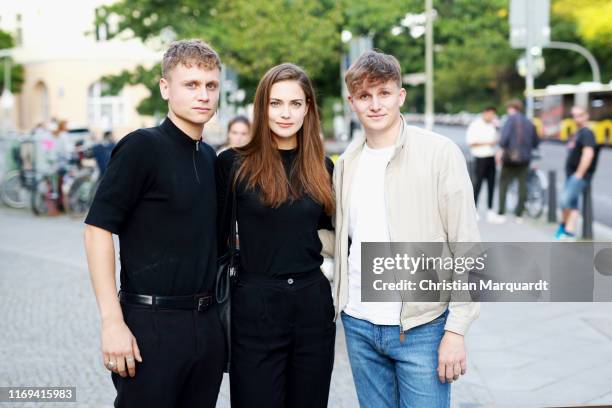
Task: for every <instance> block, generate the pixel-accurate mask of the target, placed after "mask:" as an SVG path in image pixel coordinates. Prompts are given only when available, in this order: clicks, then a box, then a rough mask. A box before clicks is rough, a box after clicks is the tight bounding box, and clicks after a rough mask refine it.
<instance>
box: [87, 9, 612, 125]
mask: <svg viewBox="0 0 612 408" xmlns="http://www.w3.org/2000/svg"><path fill="white" fill-rule="evenodd" d="M602 1H604V0H586V2H585V4H587V3H588V4H591V3H592V4H595V3H598V2H602ZM569 3H572V2H571V1H570V0H553V1H552V15H551V29H552V35H551V37H552V39H553V40H555V41H572V42H578V43H581V44H583V45H586V46H588V47H589V48H591V49H592V50H593V51H594V53H595V54H596V56H598V58H599V59H600V62H601V61H604V62H603V64H602V70H603V73H604V80H609V79H610V68H612V67H611V66H610V62H609V61H612V42H611V41H609V32H610V31H609V30H608V29H607V28H606V27H607V26H606V25H605V24H604V25H602V24H598V27H600V28H599V29H598V30H597V31H596V32H595V34H593V32H592V30H589V29H587V28H585V27H588V24H587V25H585V23H584V20H585V18H586V19H588V18H591V19H592V18H593V17H592V16H593V14H592V13H591V14H588V13H587V14H586V15H587V17H584V13H578V12H577V11H576V12H570V11H571V10H572V8H571V7H569V6H568V5H567V4H569ZM434 7H435V8H436V10H437V14H438V16H437V19H436V20H435V23H434V41H435V44H436V45H435V57H434V64H435V77H434V78H435V102H436V111H437V112H459V111H462V110H469V111H473V112H475V111H479V110H480V109H482V108H483V107H484V106H486V105H491V104H493V105H498V106H501V105H502V104H503V103H504V102H505V101H506V100H507V99H509V98H511V97H520V96H521V95H522V92H523V89H524V80H523V79H522V78H521V77H519V76H518V73H517V72H516V68H515V63H516V60H517V58H518V57H519V56H520V54H521V52H522V51H521V50H515V49H512V48H510V45H509V41H508V37H509V35H508V30H509V27H508V1H507V0H486V1H483V0H461V1H456V0H435V1H434ZM423 9H424V1H422V0H388V1H386V2H378V1H374V0H363V1H352V0H339V1H333V0H233V1H229V2H227V1H215V0H202V1H195V0H181V1H179V0H166V1H163V2H160V1H157V0H119V1H117V2H116V3H114V4H112V5H109V6H106V7H104V8H102V11H101V13H99V14H98V20H99V21H98V22H107V23H109V25H110V26H111V29H112V26H113V24H110V22H114V26H115V28H114V30H113V31H112V34H113V35H115V36H132V37H137V38H140V39H142V40H143V41H145V42H146V43H149V44H153V45H157V46H158V47H160V46H164V45H165V44H167V43H168V42H169V41H170V40H172V39H174V38H192V37H196V38H202V39H204V40H205V41H208V42H210V43H211V44H212V45H213V47H215V48H216V49H217V50H218V51H219V52H220V54H221V58H222V60H223V61H224V63H225V64H227V65H228V66H229V67H231V68H232V69H233V70H235V71H236V72H237V73H238V75H239V85H240V87H241V88H243V89H245V90H246V91H247V98H246V100H245V102H248V101H250V100H251V98H252V95H253V93H254V90H255V87H256V85H257V82H258V80H259V78H260V77H261V76H262V75H263V74H264V72H265V71H266V70H267V69H269V68H270V67H272V66H273V65H276V64H279V63H282V62H286V61H291V62H294V63H297V64H299V65H301V66H303V67H304V68H305V69H306V71H307V72H308V74H309V75H310V77H311V78H312V79H313V81H314V83H315V85H316V87H317V91H318V97H319V99H320V100H319V102H320V104H321V106H323V109H324V115H323V117H324V119H326V120H330V119H331V117H330V116H331V115H330V112H331V106H332V104H333V103H332V102H334V101H338V100H339V98H340V84H341V82H340V81H341V78H340V75H339V74H340V58H341V55H342V53H343V52H346V51H347V49H346V47H347V46H346V45H344V44H342V42H341V41H340V33H341V32H342V30H345V29H346V30H350V31H351V32H352V33H353V36H358V35H370V36H372V37H373V40H374V46H375V47H376V48H379V49H381V50H383V51H384V52H387V53H391V54H394V55H395V56H397V57H398V59H399V61H400V63H401V65H402V68H403V72H404V73H414V72H423V71H424V37H420V38H417V39H413V38H412V37H411V36H410V35H408V34H401V35H397V36H394V35H393V34H392V33H391V27H393V26H395V25H397V24H399V21H400V20H401V19H402V17H403V16H404V15H405V14H406V13H408V12H410V13H422V12H423V11H424V10H423ZM568 10H570V11H568ZM588 16H591V17H588ZM581 19H582V20H581ZM598 21H599V20H598ZM544 56H545V57H546V66H547V68H546V71H545V72H544V74H543V75H541V76H540V77H539V78H537V79H536V87H543V86H546V85H549V84H554V83H558V82H564V81H569V82H570V83H571V82H574V83H575V82H577V81H580V80H586V79H588V77H589V75H590V73H589V72H590V71H589V68H588V65H586V63H585V62H584V61H583V60H582V59H581V58H582V57H580V56H579V55H571V54H569V53H568V52H567V51H559V50H545V52H544ZM159 72H160V70H159V67H158V66H156V67H154V68H153V69H145V68H143V67H139V68H138V69H137V70H135V71H132V72H124V73H122V74H120V75H119V76H115V77H107V78H105V81H106V82H108V83H109V84H110V85H111V86H110V88H109V89H110V90H111V91H115V92H116V91H117V90H118V89H120V88H121V87H122V86H123V85H125V84H144V85H145V86H147V87H148V88H149V89H150V90H151V92H152V93H153V94H156V93H157V92H158V90H157V81H158V79H159ZM423 94H424V92H423V87H422V86H419V87H414V88H409V89H408V99H407V102H406V104H405V107H404V108H405V110H407V111H422V107H423V99H424V98H423ZM138 110H139V112H140V113H146V114H153V113H155V112H164V111H165V106H164V105H163V101H161V100H160V98H148V99H145V100H144V101H143V103H142V104H141V105H140V106H139V107H138ZM325 113H327V115H325Z"/></svg>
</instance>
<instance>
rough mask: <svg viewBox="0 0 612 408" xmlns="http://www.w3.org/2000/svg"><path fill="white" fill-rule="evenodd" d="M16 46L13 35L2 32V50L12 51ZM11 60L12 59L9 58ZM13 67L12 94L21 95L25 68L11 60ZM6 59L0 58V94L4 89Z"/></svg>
mask: <svg viewBox="0 0 612 408" xmlns="http://www.w3.org/2000/svg"><path fill="white" fill-rule="evenodd" d="M14 46H15V40H14V39H13V37H12V36H11V34H9V33H7V32H5V31H2V30H0V50H2V49H10V48H13V47H14ZM8 58H10V57H8ZM10 61H11V62H10V65H11V92H12V93H14V94H15V93H19V92H20V91H21V86H22V85H23V67H22V66H21V65H16V64H14V63H13V61H12V59H11V60H10ZM4 70H5V64H4V58H0V92H1V91H2V90H3V89H4Z"/></svg>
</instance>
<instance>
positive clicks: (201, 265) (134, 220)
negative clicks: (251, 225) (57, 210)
mask: <svg viewBox="0 0 612 408" xmlns="http://www.w3.org/2000/svg"><path fill="white" fill-rule="evenodd" d="M215 162H216V155H215V152H214V151H213V149H212V148H211V147H210V146H208V145H207V144H205V143H203V142H199V141H198V142H196V141H195V140H193V139H191V138H190V137H189V136H188V135H187V134H185V133H183V132H182V131H181V130H180V129H179V128H178V127H176V125H175V124H174V123H172V121H171V120H170V119H169V118H166V120H165V121H164V122H163V123H162V124H161V125H160V126H158V127H154V128H149V129H140V130H137V131H135V132H133V133H131V134H129V135H127V136H125V137H124V138H123V139H121V141H119V143H118V144H117V146H116V147H115V148H114V150H113V152H112V155H111V159H110V162H109V165H108V168H107V170H106V172H105V174H104V177H103V178H102V181H101V184H100V187H99V188H98V191H97V192H96V196H95V198H94V201H93V204H92V206H91V209H90V210H89V214H88V215H87V218H86V219H85V223H87V224H90V225H94V226H97V227H100V228H102V229H105V230H107V231H110V232H112V233H114V234H117V235H118V236H119V247H120V260H121V274H120V276H121V290H123V291H126V292H132V293H139V294H145V295H166V296H178V295H190V294H195V293H203V292H209V291H212V290H213V288H214V282H215V276H216V272H215V270H216V256H217V236H216V216H217V202H216V200H217V198H216V185H215Z"/></svg>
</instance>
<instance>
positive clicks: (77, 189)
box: [65, 175, 94, 217]
mask: <svg viewBox="0 0 612 408" xmlns="http://www.w3.org/2000/svg"><path fill="white" fill-rule="evenodd" d="M93 185H94V182H93V180H92V179H91V176H90V175H86V176H80V177H77V178H75V179H74V180H73V181H72V185H71V186H70V189H69V191H68V195H67V197H66V203H65V207H66V211H67V212H68V214H70V216H71V217H82V216H84V215H85V214H86V213H87V210H88V209H89V205H90V203H91V190H92V189H93Z"/></svg>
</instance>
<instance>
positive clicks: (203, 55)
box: [162, 39, 221, 78]
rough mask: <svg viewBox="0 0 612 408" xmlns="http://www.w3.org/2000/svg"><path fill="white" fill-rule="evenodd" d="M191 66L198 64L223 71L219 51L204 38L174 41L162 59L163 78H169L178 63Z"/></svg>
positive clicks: (204, 67)
mask: <svg viewBox="0 0 612 408" xmlns="http://www.w3.org/2000/svg"><path fill="white" fill-rule="evenodd" d="M179 64H181V65H184V66H186V67H191V66H193V65H197V66H198V68H203V69H205V70H207V71H209V70H213V69H215V68H218V69H219V71H221V59H220V58H219V55H218V54H217V52H216V51H215V50H214V49H213V48H212V47H211V46H210V45H208V44H207V43H205V42H204V41H202V40H197V39H194V40H180V41H174V42H173V43H171V44H170V47H168V50H167V51H166V52H165V53H164V58H163V60H162V78H168V73H169V72H170V71H171V70H172V69H174V68H175V67H176V66H177V65H179Z"/></svg>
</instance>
